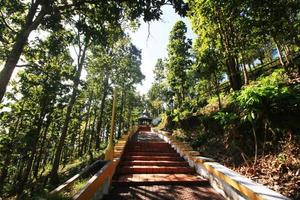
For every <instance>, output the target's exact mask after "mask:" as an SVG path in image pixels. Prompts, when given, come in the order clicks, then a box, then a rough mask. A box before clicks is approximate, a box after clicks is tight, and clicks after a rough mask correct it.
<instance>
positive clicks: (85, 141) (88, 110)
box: [79, 98, 91, 156]
mask: <svg viewBox="0 0 300 200" xmlns="http://www.w3.org/2000/svg"><path fill="white" fill-rule="evenodd" d="M90 111H91V98H89V102H88V109H87V113H86V119H85V125H84V129H83V137H82V144H81V147H80V154H79V155H80V156H81V155H83V154H84V153H85V152H86V146H87V145H88V144H87V142H88V139H87V128H88V124H89V121H90Z"/></svg>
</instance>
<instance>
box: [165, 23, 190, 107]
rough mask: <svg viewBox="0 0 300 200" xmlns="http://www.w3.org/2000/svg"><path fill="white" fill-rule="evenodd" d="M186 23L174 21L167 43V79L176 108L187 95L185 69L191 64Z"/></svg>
mask: <svg viewBox="0 0 300 200" xmlns="http://www.w3.org/2000/svg"><path fill="white" fill-rule="evenodd" d="M186 31H187V28H186V25H185V24H184V22H182V21H178V22H176V23H175V25H174V27H173V29H172V31H171V32H170V37H169V44H168V61H167V80H168V83H169V85H170V88H171V90H172V91H173V92H174V94H175V95H174V98H175V99H176V101H175V102H176V108H180V107H181V106H182V103H183V101H184V99H185V97H186V96H187V91H188V77H187V71H188V70H189V69H190V66H191V54H190V48H191V40H189V39H187V38H186V36H185V35H186Z"/></svg>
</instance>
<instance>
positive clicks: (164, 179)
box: [113, 174, 209, 186]
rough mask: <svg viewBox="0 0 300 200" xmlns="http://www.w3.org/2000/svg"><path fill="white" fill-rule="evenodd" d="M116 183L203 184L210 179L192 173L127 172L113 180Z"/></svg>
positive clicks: (206, 184) (207, 183)
mask: <svg viewBox="0 0 300 200" xmlns="http://www.w3.org/2000/svg"><path fill="white" fill-rule="evenodd" d="M113 184H114V185H193V186H196V185H198V186H199V185H202V186H208V185H209V181H208V180H207V179H203V178H201V177H199V176H196V175H191V174H126V175H120V176H119V177H118V178H117V179H115V180H113Z"/></svg>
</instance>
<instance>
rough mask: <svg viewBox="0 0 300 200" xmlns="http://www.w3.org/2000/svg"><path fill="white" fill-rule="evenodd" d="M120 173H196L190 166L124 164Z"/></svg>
mask: <svg viewBox="0 0 300 200" xmlns="http://www.w3.org/2000/svg"><path fill="white" fill-rule="evenodd" d="M118 172H119V173H120V174H147V173H148V174H172V173H179V174H181V173H183V174H192V173H195V170H193V169H192V168H190V167H173V166H140V165H133V166H123V167H122V168H121V169H119V171H118Z"/></svg>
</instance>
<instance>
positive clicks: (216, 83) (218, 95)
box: [213, 73, 222, 109]
mask: <svg viewBox="0 0 300 200" xmlns="http://www.w3.org/2000/svg"><path fill="white" fill-rule="evenodd" d="M213 76H214V82H215V85H216V90H217V97H218V103H219V109H222V102H221V97H220V84H219V82H218V78H217V75H216V73H213Z"/></svg>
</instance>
